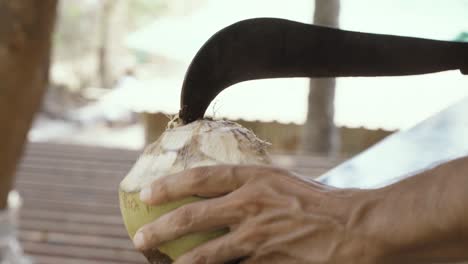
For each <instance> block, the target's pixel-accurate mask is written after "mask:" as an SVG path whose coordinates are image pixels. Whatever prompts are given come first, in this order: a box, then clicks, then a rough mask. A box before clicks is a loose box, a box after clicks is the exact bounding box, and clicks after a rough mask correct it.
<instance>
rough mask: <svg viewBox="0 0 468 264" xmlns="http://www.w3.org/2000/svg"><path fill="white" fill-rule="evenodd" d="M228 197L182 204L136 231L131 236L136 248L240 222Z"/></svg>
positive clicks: (238, 215)
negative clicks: (133, 235)
mask: <svg viewBox="0 0 468 264" xmlns="http://www.w3.org/2000/svg"><path fill="white" fill-rule="evenodd" d="M231 200H232V199H230V196H225V197H221V198H215V199H208V200H205V201H200V202H195V203H191V204H187V205H184V206H182V207H180V208H178V209H176V210H174V211H171V212H169V213H167V214H165V215H163V216H161V217H160V218H158V219H157V220H155V221H154V222H152V223H149V224H147V225H145V226H143V227H142V228H140V229H139V230H138V232H137V233H136V235H135V237H134V244H135V247H136V248H138V249H139V250H145V249H148V248H154V247H156V246H159V245H160V244H161V243H163V242H166V241H171V240H174V239H176V238H179V237H181V236H183V235H187V234H190V233H195V232H200V231H207V230H214V229H218V228H223V227H228V226H230V225H231V224H235V223H237V222H238V221H240V217H241V216H240V213H239V212H238V210H235V204H234V203H233V202H231Z"/></svg>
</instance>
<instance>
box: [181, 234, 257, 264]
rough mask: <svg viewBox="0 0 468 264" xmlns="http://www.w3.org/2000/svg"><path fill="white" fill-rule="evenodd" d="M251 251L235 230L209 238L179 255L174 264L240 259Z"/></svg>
mask: <svg viewBox="0 0 468 264" xmlns="http://www.w3.org/2000/svg"><path fill="white" fill-rule="evenodd" d="M252 252H253V249H252V248H249V247H246V246H245V244H243V243H242V242H241V241H240V239H239V237H238V235H237V233H236V232H231V233H228V234H226V235H224V236H221V237H219V238H216V239H213V240H210V241H208V242H206V243H204V244H201V245H200V246H198V247H196V248H194V249H192V250H191V251H189V252H187V253H185V254H184V255H182V256H180V257H179V258H178V259H176V261H175V262H174V264H192V263H203V264H223V263H228V262H229V261H231V260H236V259H242V258H243V257H246V256H248V255H249V254H251V253H252Z"/></svg>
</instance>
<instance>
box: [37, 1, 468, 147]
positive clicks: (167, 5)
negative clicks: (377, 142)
mask: <svg viewBox="0 0 468 264" xmlns="http://www.w3.org/2000/svg"><path fill="white" fill-rule="evenodd" d="M313 13H314V1H312V0H294V1H268V0H255V1H249V0H238V1H225V0H222V1H220V0H197V1H188V0H186V1H184V0H175V1H167V0H166V1H164V0H154V1H151V0H136V1H107V2H106V1H97V0H87V1H73V0H68V1H66V0H65V1H62V2H61V7H60V10H59V20H58V24H57V25H58V28H57V32H56V33H55V37H54V45H55V48H54V60H53V65H52V70H51V73H52V74H51V78H52V84H51V87H50V89H49V92H48V94H47V96H46V99H45V102H44V106H43V109H42V112H41V114H40V115H39V116H38V118H37V119H36V122H35V124H34V129H33V130H32V131H31V133H30V139H31V140H32V141H56V142H67V143H84V144H97V145H105V146H116V147H126V148H134V149H138V148H141V147H142V146H143V145H144V144H145V143H144V138H145V137H144V131H145V129H144V122H143V120H144V119H142V116H143V115H144V113H152V114H157V113H161V114H164V115H173V114H176V113H177V111H178V109H179V95H180V88H181V83H182V80H183V76H184V73H185V70H186V69H187V66H188V64H189V63H190V61H191V59H192V58H193V56H194V54H195V53H196V52H197V50H198V49H199V47H200V46H201V45H202V44H203V43H204V42H205V41H206V40H207V39H208V38H209V37H210V36H211V35H212V34H213V33H215V32H216V31H218V30H220V29H222V28H223V27H225V26H227V25H229V24H231V23H234V22H236V21H239V20H242V19H247V18H252V17H279V18H286V19H291V20H295V21H300V22H304V23H311V22H312V18H313ZM339 21H340V28H343V29H347V30H354V31H364V32H373V33H385V34H396V35H405V36H416V37H424V38H433V39H441V40H463V39H466V38H467V37H466V32H467V31H468V2H467V1H464V0H452V1H450V2H446V1H423V0H415V1H405V0H382V1H370V0H353V1H341V10H340V14H339ZM308 87H309V86H308V80H307V79H299V78H298V79H275V80H261V81H251V82H246V83H240V84H237V85H235V86H233V87H231V88H230V89H227V90H226V91H225V92H223V93H222V94H221V95H219V96H218V97H217V98H216V100H215V101H214V102H213V103H212V105H211V106H210V107H209V109H208V111H207V114H208V115H212V116H215V117H217V118H229V119H232V120H246V121H251V122H275V121H276V122H278V123H280V124H296V125H302V124H303V123H304V122H305V120H306V114H307V95H308V89H309V88H308ZM467 95H468V79H467V78H466V77H463V76H462V75H461V74H459V72H455V71H454V72H444V73H437V74H430V75H422V76H411V77H392V78H341V79H339V80H338V82H337V90H336V97H335V103H334V104H335V117H334V121H335V124H336V125H337V126H338V127H347V128H360V127H362V128H364V129H368V130H379V129H380V130H385V131H390V132H391V131H395V130H399V129H406V128H410V127H412V126H413V125H415V124H416V123H418V122H420V121H422V120H424V119H426V118H428V117H429V116H431V115H433V114H434V113H437V112H439V111H440V110H442V109H444V108H446V107H448V106H449V105H451V104H453V103H455V102H457V101H459V100H460V99H462V98H463V97H465V96H467ZM278 106H280V107H278ZM168 118H169V117H168ZM168 118H167V119H166V121H168V120H169V119H168ZM161 122H162V121H161Z"/></svg>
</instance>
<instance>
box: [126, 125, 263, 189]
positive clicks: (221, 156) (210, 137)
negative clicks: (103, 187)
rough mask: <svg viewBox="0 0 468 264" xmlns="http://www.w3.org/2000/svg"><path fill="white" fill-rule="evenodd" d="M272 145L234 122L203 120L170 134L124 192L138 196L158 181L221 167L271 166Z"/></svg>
mask: <svg viewBox="0 0 468 264" xmlns="http://www.w3.org/2000/svg"><path fill="white" fill-rule="evenodd" d="M268 145H269V144H268V143H266V142H265V141H262V140H260V139H258V138H257V137H256V136H255V134H254V133H253V132H252V131H250V130H248V129H246V128H244V127H242V126H240V125H239V124H237V123H234V122H230V121H212V120H199V121H195V122H193V123H190V124H188V125H185V126H179V127H176V128H171V129H168V130H166V131H165V132H164V133H163V134H162V135H161V136H160V137H159V139H158V140H157V141H156V142H154V143H153V144H151V145H149V146H148V147H147V148H146V149H145V151H144V152H143V154H142V155H141V157H140V158H139V159H138V160H137V162H136V163H135V165H133V168H132V169H131V170H130V172H129V173H128V175H127V176H126V177H125V179H124V180H123V181H122V182H121V183H120V188H121V189H122V190H123V191H126V192H137V191H140V190H141V188H142V187H145V186H147V185H148V184H150V183H151V182H153V181H154V180H156V179H157V178H159V177H161V176H164V175H168V174H172V173H177V172H180V171H182V170H185V169H189V168H194V167H200V166H209V165H217V164H269V163H270V158H269V157H268V154H267V152H266V147H267V146H268Z"/></svg>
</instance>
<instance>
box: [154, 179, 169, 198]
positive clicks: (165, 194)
mask: <svg viewBox="0 0 468 264" xmlns="http://www.w3.org/2000/svg"><path fill="white" fill-rule="evenodd" d="M151 189H152V192H151V201H154V200H155V199H156V198H159V199H162V200H169V199H170V198H171V197H170V193H169V188H168V186H167V184H166V183H164V182H160V181H155V182H153V183H152V184H151Z"/></svg>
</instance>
